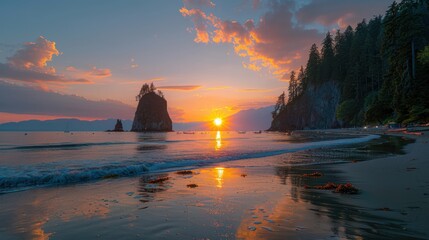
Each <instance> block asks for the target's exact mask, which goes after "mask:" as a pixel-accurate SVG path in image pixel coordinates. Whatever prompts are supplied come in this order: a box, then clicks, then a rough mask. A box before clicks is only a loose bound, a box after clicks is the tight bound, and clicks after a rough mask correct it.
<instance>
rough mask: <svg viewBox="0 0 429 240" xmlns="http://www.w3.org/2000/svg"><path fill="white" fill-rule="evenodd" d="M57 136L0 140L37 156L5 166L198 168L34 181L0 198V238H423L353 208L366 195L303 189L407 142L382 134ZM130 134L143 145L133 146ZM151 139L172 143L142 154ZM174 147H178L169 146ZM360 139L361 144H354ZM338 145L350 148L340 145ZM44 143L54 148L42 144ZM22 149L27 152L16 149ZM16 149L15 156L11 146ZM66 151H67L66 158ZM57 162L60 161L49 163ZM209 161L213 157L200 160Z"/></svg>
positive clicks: (394, 219)
mask: <svg viewBox="0 0 429 240" xmlns="http://www.w3.org/2000/svg"><path fill="white" fill-rule="evenodd" d="M31 134H33V133H31ZM55 134H58V135H60V134H63V133H50V134H48V135H50V136H51V137H52V138H50V139H47V140H44V141H43V143H44V144H41V142H40V140H37V141H36V142H31V141H28V142H25V141H24V142H23V143H24V144H20V145H17V144H15V145H14V144H11V143H10V142H6V141H3V143H2V144H3V145H2V147H3V150H2V151H3V152H7V151H10V152H9V153H8V154H10V155H12V156H13V154H18V155H19V154H23V155H26V156H27V157H31V156H34V158H33V159H31V158H30V159H28V158H24V159H23V160H22V163H14V162H13V161H10V160H9V161H4V162H3V163H4V165H2V167H3V169H5V168H12V167H17V168H16V169H19V167H20V166H25V165H26V164H27V165H28V164H29V165H31V167H32V168H35V166H45V165H43V164H49V163H52V162H59V163H64V165H65V166H67V167H70V166H72V165H71V164H69V161H73V160H75V161H76V160H77V162H79V159H80V161H86V160H87V159H86V158H85V157H84V156H86V157H89V156H91V158H92V160H93V161H96V162H97V163H98V164H101V163H103V161H102V160H103V159H104V160H105V161H106V164H107V165H108V164H111V163H112V162H114V161H118V159H119V160H121V159H122V161H128V160H129V158H130V157H132V156H136V155H137V156H138V157H139V158H141V159H145V160H147V162H149V163H154V164H161V163H162V162H158V161H157V160H156V159H157V158H155V157H156V155H157V154H161V153H162V154H164V155H163V157H164V158H165V156H176V155H177V156H179V157H177V158H175V160H174V161H171V162H172V163H174V164H172V165H173V166H181V167H182V169H183V167H184V168H186V169H192V173H190V174H178V173H177V172H175V171H176V170H174V168H172V167H170V166H168V167H167V168H165V169H162V171H161V172H160V171H157V170H156V169H149V170H146V171H144V172H141V173H135V174H134V175H136V176H129V175H128V176H129V177H123V178H117V177H118V176H116V177H109V178H104V179H99V180H97V181H95V180H96V179H93V181H80V182H75V183H72V182H69V183H68V184H63V183H61V184H56V185H52V186H46V185H42V186H43V187H42V186H37V185H36V186H35V187H32V188H30V189H27V190H26V191H19V192H12V193H5V194H0V203H1V206H2V207H1V208H0V239H50V238H52V239H81V238H82V239H207V238H209V239H285V238H288V239H350V238H358V237H362V238H364V239H366V238H377V239H392V238H397V239H404V238H406V239H414V238H415V239H419V238H423V237H422V236H423V235H421V234H420V233H418V232H415V231H414V230H412V229H408V226H407V223H406V222H403V221H401V220H400V218H398V216H397V215H399V213H387V215H386V214H385V213H384V212H380V211H376V210H374V209H368V208H364V207H361V206H358V205H354V204H353V201H354V200H356V199H359V198H360V195H356V196H355V195H351V196H348V195H342V196H339V195H336V194H333V193H331V192H329V191H328V192H320V191H319V192H315V191H316V190H307V189H305V188H304V186H305V185H307V184H308V185H315V184H321V183H322V182H320V181H321V180H319V179H317V178H303V177H302V174H303V173H311V172H313V171H322V172H323V173H324V175H325V176H324V178H323V181H334V182H345V181H347V179H344V177H341V176H339V175H338V174H337V173H336V172H335V171H332V170H329V166H330V165H325V164H321V163H338V162H345V161H360V160H365V159H368V158H373V157H375V156H382V155H383V156H384V155H385V154H386V152H385V151H381V150H380V149H386V148H387V149H386V150H387V152H390V151H389V150H388V149H389V146H390V147H391V144H393V146H395V147H394V148H395V149H401V147H402V146H403V145H404V144H405V143H406V140H404V139H396V138H395V139H394V141H392V139H388V138H377V139H374V140H372V141H370V142H365V141H367V140H369V139H368V138H358V140H357V139H352V138H350V136H342V137H341V138H342V139H346V140H341V141H338V140H334V139H338V136H326V135H324V136H320V137H318V138H315V137H314V136H313V137H311V139H312V140H313V141H312V142H305V141H302V138H296V137H293V136H292V137H291V136H286V135H282V134H257V135H253V133H248V134H249V135H248V136H246V137H243V136H241V135H242V134H240V135H238V134H234V133H230V135H228V134H227V133H225V134H222V139H221V140H220V141H221V143H220V144H218V142H217V141H219V140H216V135H217V134H216V133H215V134H212V135H210V134H211V133H209V134H201V136H200V135H197V133H196V134H194V135H191V136H183V135H180V134H177V135H173V134H132V133H131V134H128V133H127V134H124V135H117V136H116V135H114V136H116V139H118V138H121V140H120V141H119V140H116V141H115V142H130V143H129V144H128V143H127V144H103V145H101V146H102V147H100V148H99V146H98V145H96V146H93V145H90V144H88V143H97V142H103V143H106V142H107V141H105V137H106V136H105V134H106V133H95V134H94V135H97V134H100V135H102V136H103V137H101V136H93V137H91V135H92V134H91V133H75V134H76V135H78V136H79V134H82V135H81V136H87V135H88V136H89V137H87V138H85V141H82V140H79V141H76V142H73V141H72V140H73V137H68V140H67V141H65V140H64V138H63V136H61V137H55ZM85 134H86V135H85ZM174 134H175V133H174ZM107 135H108V134H107ZM179 135H180V136H179ZM224 135H225V136H226V137H224ZM2 136H4V135H2ZM27 136H28V135H27ZM160 136H164V137H163V138H161V137H160ZM133 137H134V138H135V139H145V140H142V141H134V142H133V141H132V138H133ZM213 137H215V138H214V139H213ZM58 138H59V139H60V140H61V141H58ZM110 138H112V137H110ZM160 138H161V139H163V140H160ZM192 138H197V139H200V140H199V141H195V140H193V139H192ZM80 139H82V138H80ZM97 139H98V140H97ZM148 139H151V140H148ZM154 139H156V140H154ZM307 139H308V138H307ZM359 139H360V140H359ZM314 140H319V141H318V142H315V141H314ZM396 140H397V141H396ZM5 142H6V143H5ZM58 142H61V145H65V146H66V147H65V149H62V148H63V146H61V147H60V146H58ZM82 142H83V143H82ZM110 142H114V141H112V140H110ZM155 142H156V143H157V144H163V145H167V147H165V148H155V149H151V150H147V149H145V150H144V151H141V150H140V149H141V146H145V145H154V144H155ZM169 142H173V144H170V145H169ZM356 142H362V143H361V144H353V143H356ZM176 143H177V145H174V144H176ZM340 143H342V144H344V143H349V144H348V145H344V146H342V147H340ZM77 144H79V147H77V146H76V145H77ZM84 144H85V146H83V147H82V145H84ZM43 145H48V146H49V147H48V148H46V147H39V146H43ZM52 145H54V147H52ZM203 145H204V146H203ZM206 145H208V146H206ZM219 145H221V146H220V147H219ZM243 145H244V146H246V147H244V146H243ZM19 146H26V148H24V150H23V149H22V148H18V149H20V150H17V149H16V147H19ZM32 146H37V147H32ZM106 146H107V147H106ZM118 146H120V147H119V148H118ZM176 146H177V147H176ZM191 146H195V147H196V148H197V151H195V150H194V151H193V152H198V151H200V152H201V153H198V154H202V153H203V152H204V151H205V152H206V154H205V155H206V158H204V159H203V160H200V161H196V163H197V164H194V163H195V162H194V163H192V164H188V163H189V162H187V161H186V160H187V158H190V157H194V158H201V156H202V155H198V154H195V153H189V152H192V150H191V149H188V154H189V155H186V156H188V157H187V158H184V157H180V156H181V155H180V152H177V150H176V149H181V150H184V151H185V150H186V149H187V148H191ZM198 146H199V147H198ZM386 146H387V147H386ZM14 147H15V150H13V149H11V148H14ZM7 148H9V150H7ZM52 148H53V149H55V150H52ZM94 148H95V149H94ZM97 148H99V149H97ZM111 148H113V149H111ZM41 149H42V150H41ZM47 149H50V150H47ZM258 149H259V150H258ZM260 149H263V150H260ZM175 150H176V151H175ZM298 150H300V151H298ZM26 151H28V152H26ZM100 151H101V152H100ZM216 151H224V152H223V153H222V152H221V153H219V152H216ZM258 151H259V152H258ZM68 152H69V153H70V154H68V155H66V156H64V155H65V154H66V153H68ZM260 152H262V154H260ZM185 153H186V151H185ZM237 153H239V154H237ZM111 154H112V155H113V156H111ZM175 154H176V155H175ZM215 154H225V155H226V156H233V157H231V159H227V160H228V161H225V158H216V156H217V155H215ZM234 154H236V155H234ZM52 156H60V157H58V158H54V159H52ZM150 156H155V157H154V158H149V157H150ZM195 156H198V157H195ZM221 156H224V155H221ZM237 156H238V157H237ZM243 156H244V157H243ZM251 156H253V157H251ZM255 156H256V157H255ZM45 158H48V159H45ZM49 158H51V159H49ZM160 158H161V157H160ZM109 159H110V160H109ZM124 159H128V160H124ZM206 159H209V160H207V161H206V162H204V160H206ZM219 159H220V160H219ZM231 160H235V161H231ZM2 161H3V159H2ZM16 161H18V160H16ZM141 161H142V162H143V160H141ZM150 161H152V162H150ZM164 161H166V160H165V159H164ZM183 162H185V164H183ZM24 163H25V164H24ZM178 163H180V164H178ZM303 163H304V164H303ZM163 164H164V163H163ZM193 164H194V165H193ZM107 165H99V166H98V167H101V168H102V166H107ZM167 165H168V164H167ZM325 166H326V167H325ZM88 169H91V168H88ZM41 172H42V173H46V172H49V170H47V169H43V171H41ZM62 173H64V171H62ZM188 173H189V172H188ZM193 184H195V185H193ZM395 214H396V215H395ZM399 216H400V215H399Z"/></svg>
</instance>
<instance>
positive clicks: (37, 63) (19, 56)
mask: <svg viewBox="0 0 429 240" xmlns="http://www.w3.org/2000/svg"><path fill="white" fill-rule="evenodd" d="M59 54H60V52H59V51H58V49H57V48H56V44H55V42H51V41H49V40H47V39H46V38H44V37H43V36H40V37H39V38H38V39H37V40H36V42H27V43H25V44H24V47H23V48H21V49H20V50H18V51H17V52H16V53H15V55H13V56H12V57H9V58H7V60H8V63H9V64H10V65H11V66H13V67H15V68H18V69H28V70H34V71H38V72H43V73H55V68H53V67H48V66H47V63H48V62H50V61H52V57H53V56H58V55H59Z"/></svg>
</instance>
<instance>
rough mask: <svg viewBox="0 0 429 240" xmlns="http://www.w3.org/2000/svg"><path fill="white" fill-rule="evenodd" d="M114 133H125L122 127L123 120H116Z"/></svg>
mask: <svg viewBox="0 0 429 240" xmlns="http://www.w3.org/2000/svg"><path fill="white" fill-rule="evenodd" d="M113 131H114V132H123V131H124V127H122V121H121V119H118V120H116V124H115V129H113Z"/></svg>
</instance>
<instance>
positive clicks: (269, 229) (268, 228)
mask: <svg viewBox="0 0 429 240" xmlns="http://www.w3.org/2000/svg"><path fill="white" fill-rule="evenodd" d="M261 228H263V229H265V230H267V231H270V232H273V229H272V228H270V227H265V226H262V227H261Z"/></svg>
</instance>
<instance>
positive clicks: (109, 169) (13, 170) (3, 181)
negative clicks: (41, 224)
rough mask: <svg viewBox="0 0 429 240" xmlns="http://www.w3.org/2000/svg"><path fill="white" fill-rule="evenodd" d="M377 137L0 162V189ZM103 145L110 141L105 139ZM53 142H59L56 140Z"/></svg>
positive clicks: (136, 172)
mask: <svg viewBox="0 0 429 240" xmlns="http://www.w3.org/2000/svg"><path fill="white" fill-rule="evenodd" d="M378 137H379V136H377V135H369V136H364V137H358V138H348V139H336V140H329V141H320V142H307V143H289V144H284V145H282V146H283V148H279V149H274V150H272V149H269V150H265V151H252V149H249V150H247V151H246V150H243V149H241V150H240V151H235V152H229V153H228V154H224V155H216V156H208V157H203V156H202V155H196V156H194V157H187V158H180V157H179V158H176V159H165V160H164V161H160V160H157V161H148V160H147V159H133V160H123V159H121V160H117V161H104V160H98V161H95V160H86V161H83V160H75V161H66V162H64V161H59V162H50V163H39V164H32V165H28V166H3V167H0V193H2V192H3V193H5V192H11V191H16V190H19V189H27V188H33V187H40V186H51V185H62V184H70V183H79V182H87V181H93V180H99V179H105V178H114V177H124V176H135V175H139V174H142V173H145V172H159V171H168V170H172V169H177V168H183V167H189V168H191V167H201V166H207V165H210V164H215V163H219V162H225V161H233V160H243V159H253V158H264V157H270V156H276V155H280V154H285V153H290V152H296V151H302V150H308V149H314V148H322V147H330V146H338V145H347V144H356V143H362V142H367V141H370V140H373V139H376V138H378ZM126 144H129V143H126ZM62 145H64V144H62ZM81 145H83V144H81ZM86 145H88V144H86ZM86 145H85V146H86ZM105 145H112V144H110V143H109V144H105ZM56 146H59V144H57V145H56ZM67 146H70V145H67ZM73 146H74V145H73ZM159 154H162V152H159V153H158V155H159ZM190 156H192V155H190ZM160 157H162V156H158V158H160Z"/></svg>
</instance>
